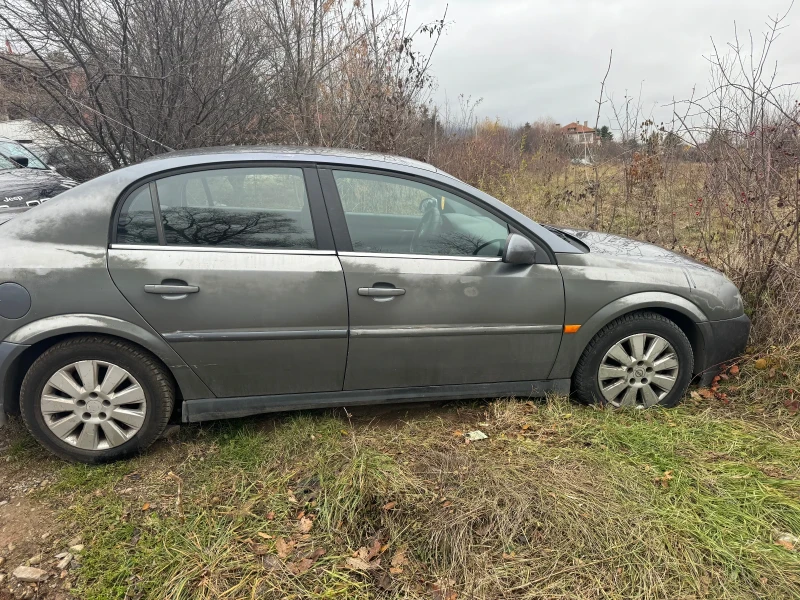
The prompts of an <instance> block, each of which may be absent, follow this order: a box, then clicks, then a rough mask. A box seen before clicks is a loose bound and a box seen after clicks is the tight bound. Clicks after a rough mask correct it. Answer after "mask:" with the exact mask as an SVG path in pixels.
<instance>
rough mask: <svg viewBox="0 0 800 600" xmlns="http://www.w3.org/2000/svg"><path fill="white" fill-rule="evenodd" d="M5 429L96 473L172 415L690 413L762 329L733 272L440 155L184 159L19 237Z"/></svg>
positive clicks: (143, 173)
mask: <svg viewBox="0 0 800 600" xmlns="http://www.w3.org/2000/svg"><path fill="white" fill-rule="evenodd" d="M0 253H2V254H1V255H2V262H1V263H0V340H2V342H1V343H0V376H1V377H2V382H3V385H2V388H1V392H2V394H1V395H0V418H2V419H3V420H4V418H5V413H16V412H21V413H22V417H23V419H24V421H25V423H26V424H27V426H28V428H29V429H30V432H31V434H32V435H33V436H34V437H35V438H36V439H37V440H39V441H40V442H41V443H42V444H43V445H44V446H45V447H47V448H48V449H49V450H51V451H52V452H54V453H55V454H57V455H58V456H61V457H63V458H66V459H70V460H76V461H82V462H100V461H106V460H112V459H116V458H120V457H124V456H128V455H131V454H132V453H135V452H138V451H141V450H142V449H144V448H146V447H147V446H148V445H150V444H151V443H152V442H153V441H154V440H155V439H157V438H158V436H159V435H160V434H161V433H162V431H163V430H164V428H165V426H166V425H167V423H168V422H169V420H170V419H172V418H176V419H180V420H181V421H183V422H197V421H203V420H208V419H221V418H228V417H241V416H245V415H252V414H257V413H263V412H269V411H279V410H281V411H282V410H289V409H301V408H314V407H326V406H352V405H356V404H367V403H385V402H394V401H410V400H431V399H455V398H470V397H497V396H516V397H525V398H528V397H535V396H542V395H544V394H547V393H551V392H554V393H562V394H566V393H569V392H570V391H572V392H574V393H575V395H576V396H577V397H578V398H580V399H581V400H583V401H586V402H598V403H603V404H606V405H610V406H613V407H635V408H646V407H650V406H654V405H661V406H672V405H674V404H676V403H677V402H678V401H679V400H680V398H681V397H682V395H683V394H684V393H685V391H686V388H687V386H688V385H689V383H690V382H691V381H692V379H693V378H699V379H701V380H708V379H709V378H710V377H711V376H713V374H714V367H715V365H718V364H719V363H721V362H723V361H725V360H727V359H730V358H731V357H733V356H735V355H736V354H737V353H739V352H740V351H741V350H742V349H743V347H744V345H745V343H746V340H747V336H748V332H749V328H750V322H749V320H748V318H747V316H745V314H744V312H743V307H742V299H741V297H740V295H739V292H738V290H737V289H736V287H735V286H734V285H733V284H732V283H731V282H730V281H729V280H728V279H726V278H725V277H724V276H723V275H721V274H720V273H719V272H717V271H715V270H713V269H711V268H709V267H707V266H705V265H702V264H699V263H697V262H694V261H692V260H690V259H688V258H686V257H683V256H680V255H678V254H675V253H672V252H668V251H666V250H663V249H661V248H658V247H656V246H652V245H649V244H645V243H642V242H638V241H634V240H629V239H624V238H620V237H617V236H613V235H607V234H602V233H595V232H585V231H575V230H568V229H556V228H553V227H544V226H542V225H539V224H537V223H535V222H534V221H532V220H531V219H529V218H528V217H526V216H524V215H522V214H520V213H518V212H516V211H515V210H513V209H511V208H509V207H508V206H506V205H504V204H502V203H501V202H499V201H497V200H495V199H494V198H492V197H490V196H488V195H486V194H484V193H483V192H481V191H479V190H477V189H475V188H473V187H470V186H469V185H467V184H465V183H463V182H461V181H459V180H457V179H455V178H454V177H452V176H449V175H447V174H446V173H443V172H441V171H439V170H437V169H435V168H433V167H431V166H430V165H426V164H423V163H419V162H415V161H412V160H407V159H404V158H398V157H391V156H384V155H378V154H370V153H358V152H351V151H338V150H324V149H290V148H223V149H212V150H205V151H196V152H177V153H171V154H167V155H164V156H162V157H158V158H155V159H151V160H148V161H145V162H144V163H142V164H139V165H136V166H132V167H128V168H125V169H121V170H118V171H115V172H112V173H108V174H106V175H104V176H101V177H99V178H97V179H94V180H92V181H90V182H88V183H85V184H83V185H80V186H78V187H76V188H74V189H72V190H70V191H68V192H66V193H63V194H61V195H60V196H59V197H58V198H56V199H53V200H51V201H50V202H48V203H47V204H45V205H42V206H40V207H36V208H35V209H33V210H31V211H29V212H26V213H23V214H21V215H19V216H16V217H15V218H13V219H10V220H8V221H6V222H5V223H3V224H2V225H0Z"/></svg>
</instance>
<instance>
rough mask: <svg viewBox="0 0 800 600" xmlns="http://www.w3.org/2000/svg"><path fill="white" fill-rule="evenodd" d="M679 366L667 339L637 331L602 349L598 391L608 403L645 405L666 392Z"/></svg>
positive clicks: (648, 404) (640, 406) (638, 406)
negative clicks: (608, 347) (603, 350)
mask: <svg viewBox="0 0 800 600" xmlns="http://www.w3.org/2000/svg"><path fill="white" fill-rule="evenodd" d="M679 368H680V366H679V364H678V356H677V354H675V350H674V348H673V347H672V346H671V345H670V343H669V342H668V341H667V340H665V339H664V338H662V337H661V336H658V335H654V334H651V333H638V334H636V335H632V336H629V337H626V338H625V339H623V340H621V341H619V342H617V343H616V344H614V345H613V346H612V347H611V349H610V350H609V351H608V352H606V354H605V356H604V357H603V360H602V361H601V362H600V368H599V369H598V372H597V380H598V383H599V384H600V392H601V393H602V394H603V397H604V398H605V399H606V402H608V403H609V404H611V405H612V406H616V407H628V406H630V407H635V408H648V407H650V406H653V405H655V404H658V403H659V402H661V401H662V400H663V399H664V398H665V397H666V396H667V394H669V392H670V390H671V389H672V388H673V387H674V386H675V382H676V381H677V379H678V370H679Z"/></svg>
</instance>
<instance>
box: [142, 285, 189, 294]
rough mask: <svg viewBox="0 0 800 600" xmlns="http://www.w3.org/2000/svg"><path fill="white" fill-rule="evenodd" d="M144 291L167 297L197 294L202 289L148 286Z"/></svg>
mask: <svg viewBox="0 0 800 600" xmlns="http://www.w3.org/2000/svg"><path fill="white" fill-rule="evenodd" d="M144 291H145V292H146V293H148V294H160V295H162V296H167V295H170V294H196V293H197V292H199V291H200V288H199V287H197V286H196V285H165V284H159V285H146V286H144Z"/></svg>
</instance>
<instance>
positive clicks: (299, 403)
mask: <svg viewBox="0 0 800 600" xmlns="http://www.w3.org/2000/svg"><path fill="white" fill-rule="evenodd" d="M569 390H570V380H569V379H547V380H541V381H510V382H504V383H471V384H465V385H431V386H420V387H410V388H390V389H382V390H347V391H343V392H315V393H311V394H276V395H274V396H241V397H234V398H202V399H198V400H184V402H183V405H182V421H183V422H184V423H199V422H200V421H211V420H214V419H232V418H235V417H247V416H250V415H258V414H262V413H269V412H279V411H288V410H302V409H308V408H330V407H339V406H358V405H363V404H391V403H392V402H428V401H431V400H460V399H464V398H500V397H506V396H515V397H518V398H541V397H542V396H545V395H547V394H565V395H566V394H569Z"/></svg>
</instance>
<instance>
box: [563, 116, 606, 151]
mask: <svg viewBox="0 0 800 600" xmlns="http://www.w3.org/2000/svg"><path fill="white" fill-rule="evenodd" d="M561 132H562V133H563V134H564V135H566V136H567V139H568V140H569V142H570V143H571V144H575V145H579V144H580V145H583V146H593V145H594V144H598V145H599V144H600V136H599V135H597V132H595V130H594V128H593V127H589V126H588V122H587V121H584V122H583V125H581V124H580V123H578V122H577V121H576V122H573V123H569V124H568V125H565V126H564V127H562V128H561Z"/></svg>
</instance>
